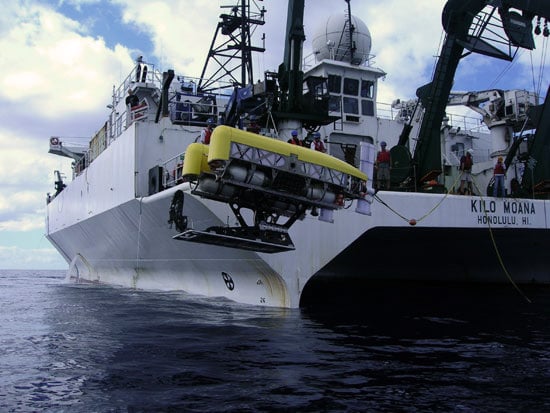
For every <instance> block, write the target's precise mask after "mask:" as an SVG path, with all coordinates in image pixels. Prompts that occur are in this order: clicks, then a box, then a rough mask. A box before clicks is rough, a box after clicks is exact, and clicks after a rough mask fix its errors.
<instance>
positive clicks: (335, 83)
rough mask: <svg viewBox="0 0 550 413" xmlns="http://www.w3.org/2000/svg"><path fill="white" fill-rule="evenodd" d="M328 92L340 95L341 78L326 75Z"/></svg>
mask: <svg viewBox="0 0 550 413" xmlns="http://www.w3.org/2000/svg"><path fill="white" fill-rule="evenodd" d="M328 91H329V92H330V93H342V77H341V76H336V75H328Z"/></svg>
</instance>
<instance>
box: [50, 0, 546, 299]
mask: <svg viewBox="0 0 550 413" xmlns="http://www.w3.org/2000/svg"><path fill="white" fill-rule="evenodd" d="M345 3H346V5H347V6H344V3H343V13H342V15H341V16H331V17H329V18H328V19H327V20H326V21H325V22H323V24H322V25H321V27H320V28H319V30H318V31H317V32H315V33H313V37H312V47H313V54H312V58H311V59H309V60H308V59H302V49H303V41H304V39H305V33H304V30H303V14H304V7H305V4H304V0H290V1H289V2H288V18H287V29H286V38H285V52H284V56H283V59H282V63H281V65H280V66H279V68H278V71H276V72H266V73H265V74H264V78H263V79H261V80H260V81H257V82H254V81H253V77H252V74H253V70H252V58H251V56H252V53H256V52H263V48H262V47H257V46H253V45H252V40H251V27H252V26H254V25H262V24H264V15H265V10H264V9H261V10H253V6H252V5H251V4H250V3H249V2H248V1H245V0H243V1H241V2H239V4H237V5H235V6H234V7H233V8H232V9H231V12H229V13H222V14H221V15H220V21H219V23H218V26H217V28H216V32H215V34H214V39H213V41H212V47H211V50H210V51H209V53H208V58H207V60H206V63H205V65H204V69H203V72H202V74H201V76H200V77H198V78H192V77H189V76H185V75H180V74H177V73H174V71H172V70H166V71H162V72H161V71H159V70H157V69H156V68H155V66H154V65H153V64H150V63H147V62H146V61H145V59H143V58H141V57H140V58H138V59H137V60H136V64H135V67H134V68H133V69H132V70H131V73H130V74H129V76H128V77H127V78H126V79H124V81H123V82H122V83H121V84H120V85H118V86H117V87H115V88H113V91H112V102H111V105H110V108H111V112H110V115H109V117H108V119H106V121H105V123H104V124H103V125H102V126H101V127H100V128H99V129H98V131H97V132H96V133H95V134H94V135H93V137H92V138H91V140H90V142H89V144H88V145H85V146H84V147H77V146H72V145H71V144H70V139H68V138H64V137H58V136H56V137H51V138H50V153H53V154H57V155H60V156H66V157H70V158H72V159H73V160H74V162H73V177H72V180H70V182H69V181H67V180H66V179H65V178H64V177H63V175H62V174H61V173H60V172H59V171H56V172H55V192H53V193H51V194H48V201H47V214H46V237H47V239H48V240H49V241H50V242H51V243H52V244H53V245H54V247H55V248H56V249H57V250H58V251H59V253H60V254H61V255H62V256H63V258H64V259H65V260H66V261H67V263H68V266H69V268H68V275H69V276H70V277H71V278H73V279H75V280H78V281H89V282H99V283H107V284H114V285H122V286H127V287H132V288H139V289H150V290H182V291H186V292H188V293H190V294H199V295H206V296H211V297H225V298H228V299H230V300H234V301H238V302H242V303H246V304H254V305H265V306H277V307H299V306H300V305H303V301H304V297H308V296H309V295H310V294H309V293H308V292H309V291H313V290H314V287H315V286H319V285H321V286H323V288H326V289H329V290H330V288H331V287H330V286H331V283H332V282H335V283H342V282H344V283H348V282H349V283H353V282H354V281H357V280H359V281H365V280H367V281H370V280H372V281H376V280H399V281H413V282H431V281H434V282H461V283H463V282H468V283H513V284H514V285H519V284H521V283H538V284H549V283H550V267H548V264H547V262H546V258H545V253H546V248H547V246H548V242H549V241H550V231H549V222H550V201H549V200H548V198H549V197H548V194H549V191H550V169H549V168H550V148H549V145H550V125H549V123H550V104H549V101H548V100H549V93H547V94H546V97H545V98H544V100H543V101H542V99H541V98H540V97H539V96H538V95H537V94H536V93H534V92H528V91H524V90H500V89H491V90H483V91H471V92H461V93H457V92H453V91H452V83H453V79H454V75H455V71H456V68H457V66H458V64H459V63H460V61H461V59H463V58H465V57H466V56H467V55H469V54H472V53H478V54H482V55H484V56H486V57H487V59H495V58H496V59H504V60H508V61H511V60H513V58H514V56H515V53H516V52H517V50H519V49H533V48H534V47H535V44H534V40H533V38H534V36H536V35H537V34H538V33H541V35H542V36H548V29H547V26H546V23H544V26H543V22H545V21H546V19H548V18H549V17H550V6H549V5H548V4H547V2H545V1H543V0H540V1H522V0H508V1H506V0H503V1H499V2H491V1H489V2H488V1H485V0H476V1H462V0H460V1H459V0H449V1H448V2H447V3H446V5H445V7H444V10H443V13H442V24H443V28H444V30H445V41H444V42H443V45H442V48H441V51H440V55H439V57H438V61H437V65H436V67H435V70H434V75H433V79H432V81H431V82H430V83H429V84H427V85H424V86H421V87H419V88H418V90H417V97H416V98H414V99H410V100H403V101H401V100H395V101H394V102H392V104H389V105H382V104H379V103H377V91H378V80H379V79H380V78H382V77H383V76H385V72H384V71H383V70H382V69H380V68H378V67H376V66H375V65H374V64H373V63H372V56H371V54H370V52H371V36H370V32H369V30H368V28H367V26H366V25H365V23H364V22H363V21H362V20H361V19H359V18H358V17H356V16H353V15H352V13H351V5H350V1H349V0H347V1H346V2H345ZM541 19H542V20H541ZM542 26H543V28H544V30H541V27H542ZM495 28H498V30H497V29H495ZM228 51H231V53H229V52H228ZM228 56H229V57H228ZM224 59H225V60H224ZM222 61H223V63H220V62H222ZM213 65H214V66H215V65H218V66H215V67H213ZM212 73H213V74H214V75H212ZM238 74H240V76H238ZM452 105H460V106H467V107H469V108H471V109H472V110H473V111H475V112H477V113H478V114H479V120H477V121H476V122H477V123H475V124H473V125H472V124H471V123H469V121H467V120H466V118H464V119H456V118H450V117H449V116H448V115H447V112H446V111H447V108H448V107H449V106H452ZM208 124H212V125H214V126H215V127H214V129H213V132H212V134H211V135H210V133H209V132H206V133H203V130H204V129H205V128H206V127H207V125H208ZM480 126H481V127H480ZM294 131H295V132H296V134H297V135H298V138H299V140H300V144H299V145H295V144H292V143H289V139H290V138H291V136H292V135H293V132H294ZM317 135H319V136H320V139H321V141H322V142H324V145H323V146H324V147H325V150H324V151H323V150H322V151H317V150H315V146H312V145H311V143H312V142H313V141H314V140H315V138H316V137H317ZM204 139H207V142H205V141H204ZM383 141H384V142H385V143H386V144H387V147H388V148H390V150H389V152H390V155H391V175H390V182H389V185H388V186H384V187H380V185H378V184H377V182H376V173H377V165H376V163H377V162H376V153H377V151H378V150H379V148H380V144H381V143H382V142H383ZM468 151H469V152H471V153H473V156H474V160H475V162H474V164H473V167H472V171H471V176H472V178H473V179H472V184H471V186H468V185H466V187H463V188H461V177H462V172H461V171H460V160H461V158H462V156H463V155H464V154H465V153H466V152H468ZM498 157H502V158H503V159H504V164H505V165H506V170H507V175H506V178H507V179H506V185H505V192H504V193H501V194H500V196H496V197H495V196H493V185H494V178H493V167H494V164H495V161H496V159H497V158H498ZM466 190H468V191H466Z"/></svg>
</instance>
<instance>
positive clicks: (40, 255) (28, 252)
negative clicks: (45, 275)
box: [0, 245, 67, 270]
mask: <svg viewBox="0 0 550 413" xmlns="http://www.w3.org/2000/svg"><path fill="white" fill-rule="evenodd" d="M0 262H2V263H3V268H6V269H21V270H23V269H33V268H40V269H65V268H67V264H65V262H64V261H60V259H59V253H58V252H57V251H56V250H55V248H31V249H26V248H20V247H16V246H8V247H6V246H1V245H0Z"/></svg>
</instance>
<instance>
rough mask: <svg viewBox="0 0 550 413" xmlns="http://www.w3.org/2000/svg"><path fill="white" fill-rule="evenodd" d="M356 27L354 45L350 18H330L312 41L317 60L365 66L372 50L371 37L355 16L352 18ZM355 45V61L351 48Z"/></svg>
mask: <svg viewBox="0 0 550 413" xmlns="http://www.w3.org/2000/svg"><path fill="white" fill-rule="evenodd" d="M351 22H352V24H353V26H354V29H355V30H354V32H353V39H352V40H353V43H352V42H350V39H349V37H350V32H349V25H348V18H347V17H346V16H345V15H343V14H342V15H334V16H330V17H329V18H328V19H327V20H326V21H325V22H324V23H323V24H321V25H319V27H317V29H316V30H315V31H314V32H313V33H314V35H313V37H312V40H311V45H312V47H313V53H314V54H315V56H316V60H317V61H318V62H320V61H321V60H323V59H333V60H339V61H344V62H349V63H352V64H357V65H360V64H363V63H365V62H366V61H367V59H368V56H369V54H370V50H371V36H370V32H369V29H368V27H367V25H366V24H365V23H364V22H363V21H362V20H361V19H358V18H357V17H355V16H351ZM350 44H354V45H355V50H354V52H353V61H352V56H351V46H350Z"/></svg>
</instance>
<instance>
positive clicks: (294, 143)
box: [288, 136, 302, 146]
mask: <svg viewBox="0 0 550 413" xmlns="http://www.w3.org/2000/svg"><path fill="white" fill-rule="evenodd" d="M288 143H291V144H292V145H298V146H302V141H300V139H298V138H296V137H294V136H293V137H292V138H290V139H289V140H288Z"/></svg>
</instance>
